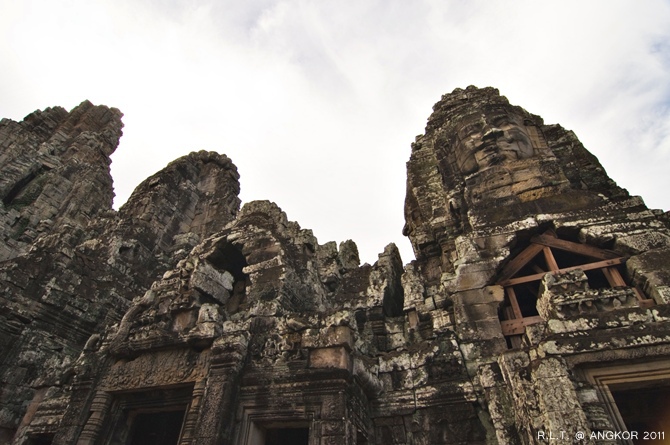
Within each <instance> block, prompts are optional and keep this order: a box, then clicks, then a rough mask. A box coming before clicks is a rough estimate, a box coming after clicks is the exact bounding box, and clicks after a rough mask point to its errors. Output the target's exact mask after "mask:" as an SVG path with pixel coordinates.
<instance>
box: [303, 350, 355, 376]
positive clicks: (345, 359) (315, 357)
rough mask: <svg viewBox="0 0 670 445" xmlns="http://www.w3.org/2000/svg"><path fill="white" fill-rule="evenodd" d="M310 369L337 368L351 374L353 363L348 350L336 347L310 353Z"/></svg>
mask: <svg viewBox="0 0 670 445" xmlns="http://www.w3.org/2000/svg"><path fill="white" fill-rule="evenodd" d="M309 367H310V368H337V369H345V370H347V371H350V372H351V369H352V361H351V356H350V355H349V352H348V351H347V348H345V347H343V346H335V347H331V348H318V349H313V350H311V351H309Z"/></svg>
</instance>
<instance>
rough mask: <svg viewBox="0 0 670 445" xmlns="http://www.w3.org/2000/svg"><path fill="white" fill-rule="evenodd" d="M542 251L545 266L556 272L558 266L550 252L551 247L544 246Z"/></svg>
mask: <svg viewBox="0 0 670 445" xmlns="http://www.w3.org/2000/svg"><path fill="white" fill-rule="evenodd" d="M542 252H543V253H544V259H545V261H546V262H547V267H548V268H549V270H550V271H552V272H556V271H557V270H558V269H559V267H558V263H557V262H556V258H554V254H553V253H551V249H550V248H549V247H547V246H545V247H544V248H543V249H542Z"/></svg>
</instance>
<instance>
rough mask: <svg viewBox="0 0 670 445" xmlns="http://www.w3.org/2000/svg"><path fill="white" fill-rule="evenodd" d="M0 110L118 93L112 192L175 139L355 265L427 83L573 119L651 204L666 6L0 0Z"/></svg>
mask: <svg viewBox="0 0 670 445" xmlns="http://www.w3.org/2000/svg"><path fill="white" fill-rule="evenodd" d="M0 63H1V65H0V117H8V118H11V119H14V120H21V119H23V117H24V116H25V115H27V114H29V113H30V112H32V111H33V110H35V109H43V108H46V107H49V106H55V105H60V106H63V107H65V108H67V109H71V108H73V107H75V106H76V105H77V104H79V103H80V102H81V101H83V100H84V99H89V100H91V101H92V102H93V103H95V104H104V105H108V106H113V107H117V108H119V109H120V110H121V111H122V112H123V113H124V123H125V128H124V136H123V137H122V138H121V143H120V145H119V147H118V149H117V150H116V153H115V154H114V155H113V156H112V159H113V163H112V175H113V176H114V181H115V191H116V202H115V206H116V207H118V206H119V205H121V204H123V202H125V201H126V200H127V199H128V196H129V195H130V193H131V192H132V190H133V189H134V188H135V187H136V186H137V185H138V184H139V183H140V182H141V181H142V180H143V179H145V178H146V177H147V176H149V175H151V174H153V173H155V172H156V171H158V170H160V169H161V168H163V167H164V166H165V165H166V164H167V163H168V162H170V161H171V160H173V159H175V158H177V157H179V156H181V155H184V154H187V153H189V152H190V151H193V150H213V151H218V152H220V153H225V154H227V155H228V156H229V157H230V158H231V159H232V160H233V162H234V163H235V164H236V165H237V167H238V170H239V172H240V175H241V179H240V181H241V188H242V192H241V199H242V200H243V202H248V201H251V200H255V199H269V200H272V201H274V202H276V203H277V204H278V205H279V206H280V207H281V208H282V209H283V210H284V211H285V212H286V213H287V215H288V217H289V219H291V220H294V221H298V222H299V223H300V225H301V226H302V227H303V228H308V229H312V230H313V231H314V234H315V235H316V236H317V238H318V239H319V242H320V243H322V244H323V243H325V242H326V241H330V240H335V241H337V242H338V243H339V242H341V241H344V240H346V239H353V240H354V241H356V243H357V244H358V246H359V251H360V256H361V260H362V261H364V262H365V261H367V262H370V263H372V262H374V261H376V259H377V254H378V253H379V252H381V251H382V250H383V248H384V246H385V245H386V244H388V243H389V242H395V243H396V244H397V245H398V246H399V248H400V249H401V252H402V256H403V261H404V262H409V261H410V260H411V259H413V254H412V253H411V247H410V245H409V242H408V241H407V240H405V239H404V237H403V236H402V234H401V230H402V226H403V223H404V221H403V203H404V195H405V162H406V161H407V160H408V158H409V154H410V144H411V142H412V141H413V140H414V137H415V136H416V135H417V134H421V133H423V131H424V127H425V123H426V120H427V118H428V116H429V115H430V113H431V109H432V106H433V104H434V103H435V102H437V101H438V100H439V99H440V96H441V95H442V94H444V93H448V92H451V91H452V90H453V89H454V88H457V87H461V88H465V87H466V86H468V85H471V84H473V85H477V86H479V87H484V86H494V87H496V88H498V89H500V91H501V93H502V94H504V95H506V96H507V97H508V98H509V99H510V101H511V102H512V103H513V104H516V105H520V106H522V107H524V108H526V109H527V110H528V111H530V112H532V113H535V114H539V115H541V116H542V117H543V118H544V120H545V123H560V124H561V125H563V126H564V127H566V128H568V129H571V130H574V131H575V132H576V134H577V136H578V137H579V138H580V139H581V141H582V142H583V143H584V144H585V146H586V148H587V149H589V150H590V151H591V152H593V153H594V154H595V155H596V156H598V158H599V159H600V161H601V163H602V164H603V165H604V166H605V168H606V169H607V171H608V173H609V174H610V176H611V177H612V178H613V179H614V180H615V181H617V183H618V184H619V185H621V186H622V187H625V188H627V189H628V190H629V192H630V193H631V194H635V195H641V196H643V197H644V199H645V202H646V203H647V205H648V206H650V207H652V208H662V209H664V210H668V209H670V197H668V190H669V189H670V174H669V173H668V171H669V167H670V164H669V162H668V161H669V160H670V107H669V104H670V2H668V1H654V0H645V1H612V0H607V1H583V0H580V1H565V0H561V1H552V2H549V1H545V2H541V1H491V0H486V1H467V2H466V1H438V0H424V1H407V0H385V1H381V0H379V1H365V0H356V1H349V0H338V1H328V0H325V1H308V0H287V1H277V0H258V1H238V0H230V1H222V0H220V1H177V0H170V1H158V0H153V1H152V0H143V1H141V0H132V1H127V0H100V1H91V0H69V1H54V0H45V1H30V0H22V1H16V0H0Z"/></svg>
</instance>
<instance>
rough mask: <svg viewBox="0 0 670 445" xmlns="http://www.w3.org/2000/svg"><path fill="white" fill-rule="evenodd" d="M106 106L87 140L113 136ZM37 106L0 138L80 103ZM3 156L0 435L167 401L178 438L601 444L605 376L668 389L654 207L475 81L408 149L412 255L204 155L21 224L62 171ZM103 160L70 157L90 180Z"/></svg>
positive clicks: (608, 407)
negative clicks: (252, 192) (321, 218)
mask: <svg viewBox="0 0 670 445" xmlns="http://www.w3.org/2000/svg"><path fill="white" fill-rule="evenodd" d="M80 107H84V108H87V107H88V108H91V107H92V106H91V105H90V104H88V105H84V104H83V105H82V106H80ZM93 109H96V110H97V109H98V108H93ZM100 109H101V110H108V109H106V108H104V107H102V108H100ZM73 113H74V111H73ZM99 113H101V114H99V115H98V114H95V113H93V114H91V116H98V117H97V119H100V120H101V122H103V121H104V122H106V124H105V125H103V124H100V125H98V126H96V125H94V124H91V123H90V122H89V123H88V124H87V125H88V126H89V127H90V128H92V130H90V131H89V133H91V132H92V133H91V135H89V137H88V139H86V140H87V141H89V140H90V141H100V140H106V139H104V137H103V136H96V134H97V133H95V131H99V132H101V133H104V134H106V135H109V134H117V140H118V134H119V133H118V132H117V133H113V132H112V133H110V132H109V131H107V130H106V129H108V128H116V129H117V130H118V131H120V128H121V127H120V121H118V117H120V114H118V113H117V114H114V113H116V112H114V111H109V110H108V113H107V114H105V113H102V112H99ZM109 113H111V115H114V116H117V120H116V121H114V120H113V119H112V120H108V121H105V118H103V117H101V116H108V114H109ZM81 114H82V113H81V112H79V115H81ZM31 116H32V117H30V119H27V121H26V122H28V123H26V122H24V123H13V122H11V121H2V122H3V124H2V125H3V127H1V128H2V131H4V132H5V133H0V134H3V135H6V136H4V137H5V138H7V139H6V140H8V141H10V142H7V143H5V142H3V140H1V139H0V146H2V147H5V146H7V147H10V146H11V147H13V148H12V150H13V152H16V153H19V152H20V149H19V148H17V147H18V145H19V144H20V143H21V141H24V142H25V141H28V142H25V143H26V144H28V146H31V147H32V146H38V145H39V143H38V142H35V141H41V140H48V139H49V136H48V135H49V134H52V133H53V132H54V130H53V129H54V128H60V127H59V125H60V124H58V122H69V121H72V119H73V118H72V117H69V115H68V113H66V112H65V111H64V110H62V109H53V110H47V111H45V112H43V113H36V114H34V115H31ZM40 116H42V117H41V118H40V119H42V120H44V123H42V124H40V123H39V122H38V121H39V120H40V119H38V117H40ZM48 116H51V117H48ZM84 116H88V114H86V113H84ZM47 117H48V118H47ZM81 119H82V120H83V121H85V122H88V121H89V120H90V119H92V118H81ZM110 122H116V124H113V125H112V124H110ZM110 125H111V126H110ZM74 127H76V125H71V126H69V127H67V126H63V127H62V128H74ZM27 128H33V129H34V130H31V131H33V133H34V134H33V133H29V132H28V133H27V131H28V130H27ZM93 129H97V130H95V131H94V130H93ZM63 131H65V130H63ZM68 131H74V130H68ZM106 131H107V132H106ZM105 132H106V133H105ZM22 135H23V136H22ZM25 135H29V136H25ZM39 138H42V139H39ZM63 140H67V141H70V140H71V138H67V137H64V139H63ZM72 140H76V138H74V139H72ZM2 144H4V145H2ZM31 144H32V145H31ZM35 144H37V145H35ZM115 144H116V142H114V144H112V145H114V146H115ZM96 147H97V145H96ZM79 150H83V148H81V147H80V148H79ZM99 151H100V153H103V154H105V153H107V151H105V150H103V149H100V150H99ZM3 153H4V152H3ZM3 153H0V156H3ZM110 153H111V152H110ZM105 156H108V153H107V154H106V155H105ZM0 159H8V161H6V162H7V165H8V167H7V171H11V172H14V173H12V175H13V176H12V178H14V179H12V180H11V181H9V182H7V181H6V182H7V184H5V183H4V182H3V183H2V184H3V187H4V188H3V189H2V190H5V192H4V193H5V194H4V195H3V205H5V207H2V208H1V210H2V211H3V212H4V213H3V217H4V218H5V219H6V221H9V222H7V223H6V224H8V226H7V229H6V230H5V232H6V233H5V238H4V239H5V244H4V247H3V248H4V250H3V252H5V257H4V258H5V261H4V262H1V263H0V280H2V282H3V284H4V285H5V287H6V288H7V289H8V291H7V292H5V293H4V294H2V298H3V300H2V312H0V316H2V317H4V320H2V321H3V322H4V323H3V324H0V329H4V331H5V333H6V335H4V336H3V338H2V340H1V341H2V342H3V343H2V350H1V354H2V355H0V358H1V359H2V362H1V365H2V368H0V370H1V371H2V374H0V376H1V377H2V379H3V380H2V382H3V385H4V387H3V392H2V396H1V397H2V398H1V399H0V410H1V411H0V421H1V422H2V423H1V424H0V426H1V427H2V428H3V429H2V430H1V431H2V434H4V436H2V438H0V439H1V440H5V441H10V440H12V441H13V442H12V443H14V444H33V443H40V444H41V443H51V444H53V445H59V444H75V443H77V444H97V443H105V444H116V443H119V444H121V443H129V442H128V441H130V440H134V439H136V438H137V437H139V436H136V434H138V433H137V431H138V430H140V429H142V428H143V427H142V426H141V425H140V423H139V421H138V420H137V419H139V418H140V417H141V416H142V415H144V414H146V413H149V414H151V415H156V416H158V417H160V416H161V415H162V414H161V413H165V412H173V411H174V412H177V414H178V417H179V416H182V417H183V418H182V424H181V430H180V431H181V432H180V433H178V434H179V435H180V437H179V439H178V438H177V437H176V436H175V437H174V438H173V439H174V440H173V442H174V443H177V441H178V443H180V444H182V445H186V444H199V445H204V444H212V445H214V444H218V445H220V444H226V445H227V444H230V445H260V444H266V443H271V442H268V438H270V437H275V438H276V437H281V436H282V435H283V434H288V435H289V436H286V437H293V439H291V440H302V441H303V442H302V443H309V444H310V445H315V444H319V445H330V444H338V445H341V444H344V445H354V444H358V445H363V444H379V445H382V444H383V445H386V444H406V445H409V444H412V445H447V444H530V443H549V442H551V441H553V442H552V443H559V442H560V443H568V442H572V441H573V439H574V438H575V434H578V433H583V434H584V435H585V437H584V440H578V442H580V443H581V442H585V443H622V442H617V441H616V440H614V442H613V441H612V440H608V439H603V437H605V433H606V432H608V431H617V430H622V429H625V428H627V426H626V425H625V424H624V420H625V419H624V420H622V419H623V418H622V414H621V413H620V412H619V410H617V405H616V403H615V401H614V400H613V399H612V395H611V392H612V391H615V390H617V388H620V387H621V385H622V384H624V386H625V387H626V388H630V387H632V388H636V387H639V386H640V385H643V384H644V385H645V386H648V385H651V386H652V387H658V388H659V390H663V391H665V390H666V389H667V387H666V386H665V385H666V384H665V381H666V380H667V378H668V376H669V375H670V360H668V357H669V355H670V306H669V305H668V303H670V290H669V289H670V288H669V287H668V286H670V277H669V276H668V273H667V269H668V264H670V230H669V229H668V221H669V220H670V218H668V215H667V214H664V213H663V212H660V211H651V210H649V209H647V208H646V206H645V205H644V203H643V201H642V200H641V199H640V198H639V197H631V196H629V195H628V193H627V192H626V191H625V190H623V189H621V188H619V187H618V186H617V185H616V184H615V183H614V181H612V180H611V179H610V178H609V177H608V176H607V174H606V173H605V172H604V170H603V169H602V167H601V166H600V164H599V162H598V160H597V159H596V158H595V157H594V156H593V155H591V154H590V153H589V152H588V151H587V150H586V149H585V148H584V147H583V146H582V144H581V143H580V142H579V140H578V139H577V138H576V136H575V135H574V134H573V133H571V132H569V131H567V130H565V129H563V128H562V127H560V126H558V125H545V124H544V122H543V121H542V119H541V118H540V117H538V116H535V115H532V114H530V113H528V112H527V111H525V110H523V109H521V108H520V107H516V106H512V105H510V104H509V103H508V101H507V99H506V98H505V97H503V96H500V94H499V93H498V91H497V90H495V89H493V88H483V89H478V88H475V87H468V88H467V89H465V90H461V89H457V90H455V91H454V92H453V93H451V94H448V95H445V96H443V97H442V99H441V100H440V101H439V102H438V103H437V104H436V105H435V107H434V112H433V114H432V115H431V117H430V118H429V120H428V125H427V127H426V133H425V135H422V136H419V137H418V138H417V140H416V142H415V143H414V144H412V154H411V157H410V160H409V162H408V164H407V171H408V175H407V195H406V201H405V215H406V225H405V228H404V233H405V234H406V235H407V236H408V237H409V238H410V240H411V242H412V245H413V247H414V251H415V254H416V260H415V261H412V262H410V263H409V264H406V265H404V266H403V262H402V259H401V258H400V255H399V253H398V249H397V248H396V247H395V246H394V245H393V244H389V245H388V246H386V247H385V248H384V249H383V251H382V252H381V253H380V254H379V258H378V260H377V261H376V262H375V264H373V265H370V264H363V265H361V264H360V261H359V258H358V251H357V248H356V244H355V243H354V242H353V241H351V240H348V241H345V242H343V243H340V245H339V246H338V245H337V244H336V243H335V242H327V243H325V244H319V243H318V241H317V240H316V238H315V237H314V236H313V234H312V232H311V231H310V230H306V229H303V228H301V227H300V226H299V225H298V223H296V222H293V221H290V220H289V219H288V217H287V216H286V214H284V212H282V211H281V209H280V208H279V207H278V206H277V205H276V204H274V203H271V202H268V201H254V202H250V203H246V204H245V205H244V206H243V207H242V209H241V210H239V211H238V208H239V205H240V202H239V199H238V198H237V194H238V192H239V184H238V175H237V171H236V169H235V167H234V165H233V164H232V162H231V161H230V160H229V159H228V158H226V157H225V156H223V155H218V154H215V153H204V152H199V153H192V154H190V155H188V156H185V157H183V158H181V159H179V160H177V161H175V162H173V163H171V164H170V165H168V167H166V169H164V170H163V171H161V172H159V173H157V174H156V175H154V176H152V177H150V178H149V179H147V180H146V181H145V182H143V183H142V184H141V185H140V186H139V187H138V188H137V189H136V191H135V193H134V194H133V196H132V197H131V198H130V200H129V201H128V203H127V204H126V205H124V206H123V207H122V208H121V209H120V210H119V212H114V211H113V210H111V208H110V207H109V205H108V204H105V203H106V202H107V201H105V202H104V203H103V202H102V201H104V199H102V198H101V202H100V203H99V204H98V206H99V207H100V208H104V211H98V212H93V211H86V212H84V213H85V214H86V215H87V216H86V217H85V218H82V217H80V216H77V215H79V213H77V211H76V206H75V207H73V208H72V209H71V210H72V211H71V212H70V213H67V212H65V213H62V212H61V211H60V210H57V211H56V210H54V211H53V212H55V213H53V214H54V215H61V213H62V214H63V215H65V214H67V215H75V216H67V218H68V219H67V221H66V220H65V219H63V220H62V221H61V220H58V223H55V222H52V223H49V224H43V223H40V224H38V225H32V226H31V225H30V224H33V223H30V224H28V225H26V226H25V227H24V229H25V230H24V229H22V230H24V232H22V233H24V235H21V236H20V237H14V235H13V234H15V233H16V230H15V229H12V227H13V225H16V224H17V223H16V221H19V220H20V218H21V215H27V216H26V218H27V219H26V221H32V219H30V218H33V216H34V218H33V219H35V218H38V219H39V218H40V217H41V216H39V215H43V214H45V213H44V212H45V210H44V209H42V208H41V207H40V206H41V205H42V204H40V203H42V202H43V201H38V200H36V199H33V198H30V199H28V198H29V197H31V196H42V195H40V194H39V193H37V192H34V190H37V191H39V190H46V189H47V186H46V185H45V184H52V183H53V184H60V182H58V181H61V180H60V179H59V178H60V176H58V175H56V176H53V175H52V176H48V175H46V173H39V172H40V171H41V170H40V168H41V167H39V165H38V164H39V162H38V163H37V164H35V165H33V164H30V163H29V162H28V161H27V160H23V161H20V162H18V161H16V162H14V161H12V160H11V159H14V158H11V156H10V157H5V158H2V157H0ZM39 159H42V158H39ZM45 159H46V158H45ZM59 159H60V158H59ZM91 159H96V158H91ZM100 159H101V160H102V161H103V162H100V164H99V165H98V164H96V165H97V167H94V166H86V165H83V164H85V162H84V159H82V160H81V162H79V163H78V164H77V165H79V167H78V168H81V169H87V170H86V171H101V172H104V173H105V174H107V176H106V178H108V172H107V170H105V169H104V168H103V167H104V166H106V165H108V158H105V157H104V156H103V157H102V158H99V160H100ZM31 162H32V161H31ZM45 162H46V161H45ZM49 162H52V163H53V162H55V161H49ZM59 162H63V161H59ZM96 162H97V161H96ZM24 164H25V165H29V164H30V166H29V167H17V165H19V166H20V165H24ZM80 164H82V165H80ZM49 165H51V164H49ZM2 168H3V164H0V169H2ZM21 168H23V170H21ZM96 168H97V170H96ZM105 168H106V167H105ZM12 169H13V170H12ZM19 170H21V172H23V173H21V174H19V173H16V172H17V171H19ZM45 171H46V172H48V173H50V174H51V172H54V173H53V174H55V173H56V172H60V171H61V170H59V169H58V168H51V169H47V170H45ZM26 172H32V173H26ZM35 172H38V173H35ZM58 174H59V175H60V173H58ZM103 176H104V175H103ZM82 177H86V178H87V176H82ZM26 178H27V179H26ZM40 178H44V179H40ZM35 181H37V182H35ZM40 181H44V182H40ZM33 183H35V184H34V185H33ZM40 184H41V185H40ZM64 184H65V185H62V186H60V185H58V186H57V185H54V187H57V188H59V187H60V188H59V190H61V189H62V190H66V192H67V193H70V189H69V188H68V187H69V185H68V183H67V182H65V183H64ZM109 184H110V186H109V187H111V182H109ZM38 185H39V187H38ZM30 190H33V191H30ZM72 190H74V189H72ZM29 191H30V193H29ZM108 192H109V193H108V195H109V196H111V188H110V189H109V190H108ZM64 193H65V192H64ZM73 193H74V192H73ZM102 195H104V196H107V194H104V193H102ZM102 195H101V196H102ZM45 196H46V197H48V196H51V195H49V194H48V193H47V194H46V195H45ZM45 199H46V198H45ZM57 202H60V201H54V203H57ZM103 204H104V205H106V206H107V207H105V206H104V205H103ZM19 205H20V206H21V211H22V212H23V213H20V214H19V213H17V212H18V210H17V206H19ZM96 208H97V207H96ZM59 212H60V213H59ZM17 215H18V216H17ZM31 215H32V216H31ZM59 217H60V216H58V217H57V218H59ZM12 218H13V219H12ZM62 218H65V216H63V217H62ZM53 221H55V220H53ZM37 222H38V223H39V221H37ZM32 227H36V228H34V229H32ZM39 227H42V229H39V230H38V228H39ZM11 230H14V232H12V231H11ZM622 382H623V383H622ZM641 382H643V383H641ZM617 385H619V386H617ZM654 385H655V386H654ZM664 388H665V389H664ZM170 419H172V417H170ZM138 425H139V426H138ZM629 428H630V427H629ZM287 431H289V432H287ZM175 434H177V433H175ZM592 434H594V436H591V435H592ZM599 434H600V436H599ZM291 435H293V436H291ZM295 437H301V439H295ZM1 440H0V441H1ZM286 440H288V439H286ZM556 441H558V442H556Z"/></svg>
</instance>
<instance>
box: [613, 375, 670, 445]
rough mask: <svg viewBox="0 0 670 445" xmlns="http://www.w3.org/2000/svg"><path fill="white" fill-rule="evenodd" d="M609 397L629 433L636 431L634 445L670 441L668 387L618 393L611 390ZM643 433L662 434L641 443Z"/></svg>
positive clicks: (627, 390)
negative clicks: (636, 436)
mask: <svg viewBox="0 0 670 445" xmlns="http://www.w3.org/2000/svg"><path fill="white" fill-rule="evenodd" d="M610 390H611V392H612V397H613V398H614V401H615V403H616V406H617V408H618V410H619V413H620V414H621V418H622V420H623V421H624V423H625V424H626V428H628V431H637V432H638V433H639V434H638V440H633V443H635V444H642V443H645V444H651V443H667V442H666V441H667V440H669V439H670V437H668V435H669V434H670V404H668V400H670V386H661V387H658V386H656V387H648V388H634V389H622V390H617V389H616V387H610ZM643 432H665V435H664V436H663V437H658V436H655V437H651V436H648V439H652V440H644V437H643V435H644V433H643Z"/></svg>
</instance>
